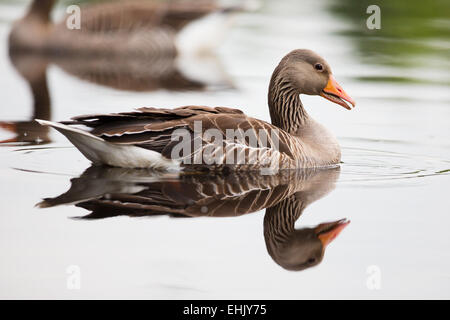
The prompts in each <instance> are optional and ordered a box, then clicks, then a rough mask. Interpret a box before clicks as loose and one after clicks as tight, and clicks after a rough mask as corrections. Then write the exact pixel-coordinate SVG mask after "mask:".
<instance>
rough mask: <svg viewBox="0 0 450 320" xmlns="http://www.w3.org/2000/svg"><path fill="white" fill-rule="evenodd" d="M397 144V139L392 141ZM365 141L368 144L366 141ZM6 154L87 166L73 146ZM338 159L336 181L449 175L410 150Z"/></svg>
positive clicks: (438, 162) (65, 170)
mask: <svg viewBox="0 0 450 320" xmlns="http://www.w3.org/2000/svg"><path fill="white" fill-rule="evenodd" d="M398 143H401V142H395V144H398ZM366 144H370V143H369V141H366ZM402 145H403V146H404V145H405V144H402ZM383 146H385V145H383ZM10 156H11V159H10V167H12V168H13V169H16V170H20V171H27V172H34V173H40V174H51V175H64V176H70V177H77V176H78V175H79V174H81V173H82V172H83V171H84V170H85V169H86V168H87V167H88V166H89V165H90V163H89V161H88V160H86V159H85V158H84V157H83V156H82V155H81V154H80V153H79V152H78V150H77V149H76V148H74V147H65V146H64V147H62V146H53V147H30V148H20V149H16V150H14V152H12V153H10ZM342 159H343V161H342V163H341V175H340V179H339V182H338V183H339V184H351V185H368V184H372V185H373V184H374V183H377V182H389V183H402V184H403V185H406V184H408V182H407V180H408V179H418V178H426V177H431V176H437V175H439V176H442V175H449V174H450V160H448V159H442V158H439V157H433V156H425V155H417V154H413V153H403V152H395V151H389V150H378V149H372V148H367V147H343V148H342Z"/></svg>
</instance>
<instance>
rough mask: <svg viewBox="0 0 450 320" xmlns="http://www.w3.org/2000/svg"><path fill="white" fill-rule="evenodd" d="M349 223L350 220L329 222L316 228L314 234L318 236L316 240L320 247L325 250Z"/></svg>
mask: <svg viewBox="0 0 450 320" xmlns="http://www.w3.org/2000/svg"><path fill="white" fill-rule="evenodd" d="M349 223H350V220H347V219H342V220H339V221H335V222H329V223H321V224H319V225H318V226H317V227H316V228H315V231H316V234H318V238H319V240H320V242H322V246H323V248H324V249H325V248H326V246H328V245H329V244H330V243H331V242H332V241H333V240H334V239H336V237H337V236H338V235H339V233H341V231H342V230H344V228H345V227H346V226H348V224H349Z"/></svg>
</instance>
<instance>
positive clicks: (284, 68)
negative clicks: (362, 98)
mask: <svg viewBox="0 0 450 320" xmlns="http://www.w3.org/2000/svg"><path fill="white" fill-rule="evenodd" d="M292 94H294V95H295V96H298V95H299V94H307V95H318V96H322V97H324V98H325V99H328V100H330V101H332V102H334V103H337V104H339V105H341V106H343V107H344V108H346V109H348V110H351V109H352V108H353V107H354V106H355V101H354V100H353V99H352V98H351V97H350V96H349V95H348V94H347V93H346V92H345V91H344V89H342V87H341V86H340V85H339V84H338V82H337V81H336V80H335V79H334V77H333V73H332V72H331V68H330V66H329V64H328V63H327V62H326V61H325V59H323V58H322V57H321V56H319V55H318V54H316V53H315V52H313V51H311V50H306V49H297V50H294V51H291V52H290V53H288V54H287V55H286V56H285V57H284V58H283V59H282V60H281V61H280V63H279V64H278V66H277V67H276V68H275V71H274V72H273V75H272V79H271V83H270V89H269V103H270V102H272V103H274V100H277V98H278V97H279V96H280V95H281V96H285V97H286V95H292ZM281 100H283V102H286V101H289V99H281ZM291 100H292V99H291Z"/></svg>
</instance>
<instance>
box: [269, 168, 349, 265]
mask: <svg viewBox="0 0 450 320" xmlns="http://www.w3.org/2000/svg"><path fill="white" fill-rule="evenodd" d="M338 176H339V170H338V169H331V170H321V171H315V172H313V174H309V175H307V176H305V177H304V179H303V181H302V182H301V183H300V185H299V187H298V188H297V190H298V191H297V192H296V193H294V194H292V195H290V196H289V197H286V198H284V199H283V200H281V201H280V202H278V203H277V204H275V205H274V206H271V207H269V208H267V210H266V215H265V217H264V238H265V240H266V247H267V251H268V252H269V254H270V256H271V257H272V259H273V260H274V261H275V262H276V263H278V264H279V265H280V266H282V267H283V268H284V269H287V270H293V271H294V270H297V271H298V270H303V269H306V268H309V267H313V266H315V265H317V264H319V263H320V262H321V261H322V259H323V256H324V253H325V248H326V247H327V245H328V244H329V243H330V242H331V241H332V240H333V239H335V238H336V237H337V236H338V235H339V233H340V232H341V231H342V229H344V227H345V226H347V224H348V223H349V222H348V221H346V220H345V219H343V220H339V221H335V222H330V223H322V224H319V225H318V226H316V227H311V228H301V229H295V222H296V221H297V219H298V218H299V217H300V215H301V214H302V212H303V210H304V209H305V208H306V207H307V206H308V205H309V204H310V203H312V202H314V201H316V200H318V199H320V198H322V197H323V196H325V195H326V194H328V193H329V192H330V191H332V190H333V189H334V187H335V185H334V183H335V181H336V179H337V178H338Z"/></svg>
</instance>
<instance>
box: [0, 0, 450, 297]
mask: <svg viewBox="0 0 450 320" xmlns="http://www.w3.org/2000/svg"><path fill="white" fill-rule="evenodd" d="M400 2H401V1H400ZM343 3H344V4H343V7H342V8H337V7H335V5H334V4H333V3H332V2H331V1H302V5H299V4H298V2H297V1H265V2H263V6H262V8H261V9H260V10H259V11H257V12H255V13H245V14H240V15H238V16H237V17H236V19H235V25H234V27H233V29H232V30H231V31H230V34H229V36H228V37H227V41H226V42H225V43H224V45H223V46H222V47H221V48H220V50H219V53H218V54H217V56H216V57H210V58H209V59H208V60H207V62H208V63H207V64H205V61H202V62H200V63H202V66H201V67H198V69H201V70H214V72H212V71H209V73H210V74H214V75H215V77H208V79H207V83H208V85H207V86H206V89H205V88H201V90H197V89H195V90H192V89H194V88H192V87H191V88H190V89H191V90H187V91H179V90H176V91H171V88H167V87H162V88H160V89H156V90H153V89H152V90H151V91H150V90H147V89H148V88H147V89H145V88H144V90H139V91H138V92H136V91H132V90H129V88H128V89H125V90H120V87H117V84H115V85H114V86H113V88H110V87H107V86H106V85H105V83H103V84H93V83H92V81H85V80H86V79H85V78H83V77H82V76H80V75H79V74H72V73H71V72H70V70H71V69H70V67H71V66H72V67H73V65H71V63H70V62H69V63H67V62H64V61H55V62H53V63H50V64H49V65H48V66H47V65H45V66H44V67H42V68H43V70H46V71H45V72H41V73H39V75H40V76H42V77H43V78H44V79H45V78H46V79H47V83H48V97H49V99H48V101H50V102H49V103H45V101H47V100H46V99H45V95H41V96H39V97H37V98H36V97H34V103H36V101H38V102H39V103H37V104H36V105H37V106H41V107H40V108H37V109H38V110H34V111H33V110H32V109H33V108H32V106H33V96H32V95H31V94H30V88H29V87H28V84H27V82H26V81H25V80H24V78H23V77H21V75H20V74H19V73H18V71H17V69H16V68H15V67H14V65H13V63H12V62H11V60H10V58H9V57H8V53H7V41H6V39H7V35H8V32H9V29H10V27H11V22H12V21H13V20H14V19H16V18H18V17H20V16H21V15H22V13H23V10H24V8H25V7H24V3H20V2H19V3H18V4H11V3H8V2H6V3H0V7H1V10H0V12H1V13H0V15H1V21H2V22H1V24H0V48H1V53H0V70H1V75H2V76H1V77H0V81H1V82H0V85H1V88H2V90H0V99H1V100H0V101H2V105H3V108H2V109H1V110H0V121H1V122H2V123H3V124H4V125H3V126H2V127H3V130H2V129H0V140H7V139H10V138H14V137H18V139H15V140H16V141H14V142H8V143H3V144H2V145H1V146H0V154H1V156H0V172H1V175H2V183H1V184H0V191H1V194H2V201H1V205H0V209H1V216H0V219H1V227H0V228H1V232H0V234H1V241H0V252H1V254H2V262H1V263H0V296H1V297H2V298H49V297H52V298H55V297H63V298H80V297H86V298H93V297H97V298H98V297H100V298H110V297H130V298H273V299H277V298H288V299H290V298H292V299H294V298H349V297H351V298H400V297H406V298H449V297H450V273H449V271H448V270H450V250H449V246H450V237H449V235H448V230H447V229H448V224H449V223H450V216H449V213H450V211H449V208H450V206H449V205H450V200H449V197H448V190H449V187H450V179H449V173H450V144H449V138H450V126H449V120H450V107H449V101H450V97H449V95H448V89H449V88H448V86H449V83H450V81H449V80H450V79H449V77H448V70H449V69H448V67H449V62H448V59H447V56H446V55H445V52H446V51H445V50H448V48H449V41H448V23H447V21H448V17H445V16H443V14H445V13H443V12H445V11H446V10H437V9H436V8H431V9H430V10H429V11H430V12H429V11H427V10H422V11H421V12H419V11H420V10H418V11H417V12H416V11H411V10H407V9H405V10H403V11H402V10H401V9H400V8H397V7H395V6H393V5H391V6H389V5H388V4H387V3H386V2H383V3H382V4H381V7H382V17H384V18H383V19H384V20H382V21H383V23H384V24H383V27H382V29H381V31H380V32H379V33H375V32H368V31H367V29H366V28H365V21H364V19H365V18H364V17H365V16H366V15H365V8H364V2H358V3H363V4H361V5H360V6H355V5H354V4H355V2H352V1H350V0H348V1H344V2H343ZM438 3H440V2H438ZM383 5H384V7H383ZM417 5H419V4H417ZM440 5H441V6H444V7H443V8H445V7H446V6H447V5H446V4H445V3H441V4H440ZM349 6H350V7H349ZM411 7H414V6H408V8H411ZM405 8H406V7H405ZM358 10H359V11H358ZM446 12H449V11H448V10H447V11H446ZM59 13H61V12H59ZM56 15H58V13H57V14H56ZM446 19H447V20H446ZM411 21H412V22H411ZM404 23H406V24H408V23H409V25H411V26H413V25H414V24H419V25H425V26H431V27H429V28H428V27H427V28H428V29H425V30H426V31H427V32H425V31H423V30H424V29H420V30H422V31H423V32H419V31H417V30H414V27H410V28H409V29H408V28H407V29H406V31H405V30H404V29H403V26H404ZM418 30H419V29H418ZM407 31H408V32H407ZM402 43H403V44H405V45H403V46H402V45H401V44H402ZM298 47H304V48H311V49H313V50H315V51H317V52H319V53H320V54H321V55H323V56H324V57H325V58H326V59H327V60H328V61H329V63H330V65H331V66H332V68H333V71H334V74H335V77H336V78H337V79H338V81H339V82H340V83H341V85H342V86H343V87H344V88H345V90H346V91H347V92H348V93H349V94H350V95H351V96H352V97H353V98H354V99H355V100H356V101H357V108H356V109H354V110H353V111H351V112H349V111H346V110H344V109H342V108H340V107H337V106H334V105H332V104H331V103H328V102H327V101H325V100H323V99H321V98H319V97H304V98H302V100H303V103H304V105H305V106H306V108H307V110H308V112H309V113H310V114H311V115H312V116H313V117H314V118H315V119H316V120H318V121H319V122H321V123H322V124H324V125H325V126H327V127H329V128H330V130H332V131H333V132H334V133H335V134H336V136H337V137H338V140H339V141H340V143H341V145H342V147H343V150H342V152H343V156H342V161H343V163H342V164H341V168H340V173H339V176H338V177H336V178H337V181H336V188H335V189H334V190H330V191H329V194H328V195H327V196H326V197H323V198H321V199H319V200H317V201H315V202H314V203H311V206H309V207H308V208H306V209H305V212H304V213H303V214H302V216H301V217H300V218H299V219H298V220H297V222H296V228H298V229H302V228H305V227H307V226H316V225H318V224H320V223H323V222H327V221H336V220H339V219H342V218H347V219H349V220H351V223H350V224H349V225H348V226H347V227H346V229H345V230H343V231H342V233H341V234H340V235H339V236H338V237H337V238H336V239H335V240H334V241H333V243H332V244H330V246H329V248H328V249H327V251H326V253H325V257H324V259H323V260H322V262H321V263H320V264H319V265H318V266H316V267H313V268H308V269H307V270H304V271H298V272H296V271H287V270H286V269H284V268H283V267H282V266H280V264H279V263H277V262H276V261H275V260H274V259H273V257H271V255H270V254H269V253H268V251H267V249H266V242H267V239H266V238H265V236H264V234H265V233H264V227H263V225H264V221H263V220H264V215H265V213H264V210H260V211H256V212H254V213H249V214H245V215H242V216H239V217H232V218H230V217H228V218H209V217H198V218H195V219H174V218H169V217H167V216H161V215H158V216H157V217H146V218H137V217H132V218H129V217H127V216H115V217H110V218H107V219H99V220H89V221H86V220H79V219H70V218H71V217H80V216H84V215H86V214H87V213H88V211H86V210H85V209H82V208H80V207H79V206H74V205H73V204H74V203H71V204H68V205H63V206H56V207H52V208H45V209H42V208H37V207H36V204H37V203H39V202H40V201H42V199H43V198H54V197H57V196H59V195H61V194H63V193H65V192H66V191H68V190H70V188H71V186H73V185H74V181H81V182H82V184H81V185H82V186H83V183H85V185H86V189H83V188H82V191H86V192H88V191H89V192H90V191H91V189H90V188H88V186H89V183H87V182H86V181H90V180H91V178H90V177H91V176H89V175H87V177H86V176H83V174H84V173H83V172H85V170H86V169H87V168H88V167H89V162H88V161H87V160H86V159H85V158H84V157H83V156H82V155H81V154H80V153H79V152H78V151H77V150H76V149H75V148H73V147H71V146H70V144H69V143H68V142H67V141H66V140H65V139H64V138H63V137H61V136H60V135H58V134H57V133H55V132H52V131H50V132H46V131H43V129H42V128H41V127H39V126H34V125H33V124H32V123H31V122H28V121H30V120H32V118H33V117H35V116H37V115H38V116H42V115H44V116H45V115H47V116H48V117H49V118H51V119H53V120H63V119H67V118H69V117H71V116H75V115H79V114H83V113H98V112H117V111H125V110H130V109H132V108H134V107H141V106H149V105H153V106H161V107H162V106H166V107H167V106H169V107H170V106H179V105H188V104H204V105H225V106H231V107H239V108H241V109H243V110H245V112H246V113H248V114H251V115H252V116H254V117H257V118H261V119H264V120H269V114H268V110H267V108H266V90H267V86H268V80H269V77H270V74H271V72H272V70H273V68H274V66H275V65H276V64H277V62H278V61H279V59H280V58H281V57H282V56H283V55H284V54H285V53H286V52H288V51H289V50H291V49H294V48H298ZM31 63H32V65H34V66H42V61H36V60H31ZM196 63H199V62H192V61H184V62H183V61H182V62H180V64H184V65H188V66H189V65H194V66H196V65H197V64H196ZM15 65H16V66H17V63H15ZM99 68H100V67H99ZM127 68H131V66H128V67H127ZM211 68H212V69H211ZM188 69H189V68H187V69H186V68H185V69H184V72H185V76H186V77H187V78H189V76H191V77H192V76H193V74H195V72H194V71H195V68H194V70H191V69H189V70H188ZM117 72H119V71H117ZM206 73H207V74H208V72H206ZM142 77H144V78H145V73H144V75H142ZM195 77H196V79H197V80H198V79H199V77H200V78H202V79H205V75H204V74H203V75H201V76H199V75H198V74H195ZM127 79H128V80H127V81H132V80H130V79H129V78H127ZM147 79H148V78H147ZM177 79H178V78H177ZM205 81H206V80H205ZM127 83H130V82H127ZM122 84H123V82H122ZM40 90H42V88H41V89H40ZM40 92H41V91H40ZM8 124H10V125H11V124H14V126H8ZM8 128H9V129H10V130H7V129H8ZM11 128H14V129H13V131H14V130H15V133H14V132H11ZM36 140H38V142H40V143H39V144H37V145H36V144H35V143H34V142H35V141H36ZM96 174H98V175H104V176H103V178H104V181H106V185H109V183H111V184H113V182H114V181H118V180H119V181H121V182H124V181H129V182H130V183H131V184H132V186H136V185H140V186H142V184H143V183H144V184H146V186H147V185H148V184H151V183H152V182H153V181H155V180H158V179H162V180H164V179H165V180H168V182H166V183H169V184H170V181H173V180H174V179H175V180H176V178H174V177H173V176H170V177H153V176H150V177H149V176H145V175H144V176H142V175H137V177H136V175H132V176H131V177H130V175H129V174H127V175H126V178H124V176H123V175H122V174H120V175H114V174H113V175H111V174H110V173H106V172H101V173H96ZM97 177H98V176H97ZM117 177H120V179H119V178H117ZM78 178H82V179H81V180H77V179H78ZM83 179H85V180H83ZM127 179H128V180H127ZM333 179H334V178H333ZM99 181H103V180H101V179H99ZM307 181H309V180H308V179H306V180H305V183H306V182H307ZM197 185H198V184H197ZM195 186H196V184H195V183H193V182H192V189H195ZM128 187H129V186H128ZM313 189H314V188H313ZM319 189H320V188H319ZM72 190H73V189H72ZM127 190H128V189H127ZM316 191H317V190H316ZM319 191H320V190H319ZM319 191H317V192H318V193H320V192H319ZM133 192H137V189H134V188H131V189H129V193H131V194H133ZM75 194H76V195H79V193H76V192H75ZM97 196H98V195H96V197H97ZM102 196H105V194H102ZM72 200H73V199H72ZM78 200H80V199H78ZM78 200H77V201H76V203H79V201H78ZM200 211H201V209H200ZM72 265H75V266H78V267H79V268H80V272H81V289H80V290H69V289H68V288H67V285H66V282H67V279H68V277H69V275H68V273H67V268H68V267H69V266H72ZM373 266H375V269H374V268H373ZM373 270H375V271H376V272H375V273H374V271H373ZM374 277H376V279H378V280H379V281H380V287H379V288H378V289H376V288H375V289H373V286H372V285H371V284H373V281H374Z"/></svg>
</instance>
